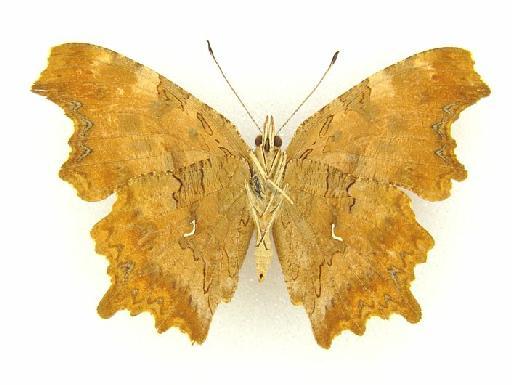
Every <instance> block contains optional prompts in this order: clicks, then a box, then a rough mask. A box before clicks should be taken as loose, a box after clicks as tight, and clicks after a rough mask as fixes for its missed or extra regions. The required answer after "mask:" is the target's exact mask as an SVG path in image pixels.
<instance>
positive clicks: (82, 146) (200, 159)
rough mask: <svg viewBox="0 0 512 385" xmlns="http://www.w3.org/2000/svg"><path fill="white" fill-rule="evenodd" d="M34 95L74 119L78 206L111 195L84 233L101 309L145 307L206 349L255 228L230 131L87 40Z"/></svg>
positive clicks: (70, 169) (59, 60) (58, 56)
mask: <svg viewBox="0 0 512 385" xmlns="http://www.w3.org/2000/svg"><path fill="white" fill-rule="evenodd" d="M32 90H33V91H34V92H36V93H39V94H42V95H44V96H46V97H48V98H49V99H50V100H52V101H53V102H55V103H57V104H58V105H59V106H60V107H62V108H63V109H64V111H65V112H66V114H67V115H68V116H69V117H70V118H71V119H72V120H73V122H74V126H75V131H74V133H73V135H72V137H71V139H70V141H69V143H70V146H71V150H72V151H71V153H70V157H69V159H68V160H67V161H66V163H65V164H64V165H63V166H62V169H61V171H60V176H61V177H62V178H63V179H64V180H66V181H68V182H70V183H71V184H73V186H74V187H75V188H76V190H77V192H78V194H79V195H80V197H81V198H83V199H85V200H100V199H104V198H105V197H107V196H109V195H110V194H112V193H114V192H116V193H117V200H116V202H115V204H114V206H113V209H112V212H111V213H110V214H109V215H108V216H107V217H106V218H105V219H103V220H102V221H101V222H99V223H98V224H97V225H96V226H95V227H94V229H93V231H92V235H93V237H94V239H95V240H96V249H97V251H98V252H99V253H101V254H104V255H106V256H107V257H108V259H109V262H110V265H109V269H108V272H109V275H110V277H111V280H112V286H111V287H110V289H109V290H108V292H107V293H106V294H105V296H104V297H103V299H102V300H101V302H100V305H99V307H98V311H99V313H100V314H101V315H102V316H103V317H110V316H112V315H113V314H114V313H115V312H116V311H117V310H121V309H128V310H130V312H131V313H132V314H138V313H140V312H142V311H149V312H151V313H152V314H153V316H154V317H155V321H156V326H157V328H158V330H160V331H163V330H166V329H168V328H169V327H171V326H177V327H179V328H181V329H182V330H183V331H185V332H186V333H188V334H189V336H190V338H191V339H192V340H193V341H197V342H202V341H204V339H205V338H206V334H207V332H208V327H209V325H210V321H211V319H212V316H213V313H214V311H215V309H216V307H217V305H218V304H219V302H220V301H228V300H229V299H230V298H231V297H232V295H233V292H234V289H235V287H236V284H237V281H238V271H239V268H240V266H241V263H242V260H243V258H244V256H245V254H246V251H247V247H248V242H249V239H250V237H251V234H252V229H253V224H252V222H251V221H250V217H249V212H248V207H247V200H246V196H245V194H246V192H245V188H244V183H245V181H246V180H247V179H249V167H248V163H247V161H246V157H247V155H248V150H249V148H248V146H247V145H246V144H245V143H244V141H243V140H242V138H241V137H240V135H239V134H238V132H237V130H236V128H235V127H234V126H233V125H232V124H231V123H230V122H228V121H227V120H226V119H225V118H224V117H222V116H221V115H220V114H219V113H217V112H216V111H214V110H213V109H212V108H210V107H208V106H207V105H205V104H204V103H202V102H200V101H199V100H198V99H196V98H195V97H194V96H192V95H191V94H189V93H188V92H186V91H185V90H183V89H181V88H180V87H178V86H177V85H175V84H174V83H172V82H171V81H169V80H167V79H165V78H164V77H163V76H161V75H159V74H157V73H156V72H154V71H152V70H150V69H149V68H147V67H144V66H143V65H141V64H138V63H136V62H134V61H133V60H130V59H128V58H126V57H124V56H122V55H120V54H118V53H116V52H114V51H111V50H108V49H105V48H102V47H97V46H94V45H90V44H64V45H61V46H57V47H54V48H53V49H52V52H51V55H50V58H49V62H48V68H46V70H45V71H44V72H43V73H42V74H41V77H40V78H39V79H38V81H37V82H36V83H35V84H34V85H33V88H32Z"/></svg>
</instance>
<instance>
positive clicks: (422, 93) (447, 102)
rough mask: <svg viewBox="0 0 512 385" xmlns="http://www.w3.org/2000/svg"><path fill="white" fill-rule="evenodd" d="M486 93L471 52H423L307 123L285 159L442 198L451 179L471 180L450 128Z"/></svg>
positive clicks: (378, 75) (354, 90) (380, 74)
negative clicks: (456, 153)
mask: <svg viewBox="0 0 512 385" xmlns="http://www.w3.org/2000/svg"><path fill="white" fill-rule="evenodd" d="M488 94H489V88H488V87H487V86H486V85H485V84H484V83H483V82H482V80H481V79H480V76H479V75H478V74H477V73H476V72H475V71H474V70H473V60H472V58H471V54H470V53H469V52H468V51H466V50H463V49H460V48H438V49H433V50H429V51H425V52H422V53H419V54H417V55H414V56H411V57H409V58H408V59H405V60H403V61H401V62H399V63H397V64H395V65H392V66H390V67H388V68H386V69H384V70H382V71H380V72H378V73H376V74H375V75H373V76H371V77H370V78H368V79H366V80H365V81H363V82H362V83H360V84H359V85H357V86H355V87H354V88H352V89H351V90H349V91H348V92H346V93H345V94H343V95H341V96H340V97H338V98H337V99H335V100H333V101H332V102H331V103H329V104H328V105H327V106H325V107H324V108H322V109H321V110H320V111H318V112H317V113H316V114H314V115H313V116H312V117H311V118H309V119H308V120H306V121H305V122H304V123H302V125H301V126H300V127H299V128H298V129H297V132H296V133H295V135H294V137H293V139H292V141H291V143H290V145H289V146H288V148H287V154H288V158H289V159H310V160H315V161H317V162H321V163H324V164H327V165H330V166H332V167H335V168H337V169H339V170H341V171H343V172H345V173H349V174H352V175H354V176H358V177H362V178H369V179H372V180H375V181H379V182H384V183H390V184H395V185H399V186H403V187H405V188H407V189H409V190H411V191H414V192H415V193H417V194H418V195H420V196H421V197H423V198H425V199H428V200H439V199H444V198H446V197H447V196H448V195H449V193H450V187H451V179H452V178H453V179H456V180H463V179H464V178H465V177H466V170H465V169H464V166H462V165H461V164H460V163H459V162H458V161H457V158H456V156H455V154H454V149H455V146H456V143H455V141H454V140H453V139H452V137H451V135H450V127H451V124H452V123H453V121H455V120H456V119H457V117H458V116H459V113H460V112H461V111H462V110H463V109H464V108H466V107H468V106H469V105H471V104H473V103H475V102H476V101H477V100H478V99H480V98H482V97H483V96H486V95H488ZM293 187H294V188H295V186H293Z"/></svg>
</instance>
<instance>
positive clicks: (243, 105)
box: [206, 40, 262, 132]
mask: <svg viewBox="0 0 512 385" xmlns="http://www.w3.org/2000/svg"><path fill="white" fill-rule="evenodd" d="M206 43H208V51H209V52H210V55H212V58H213V61H214V62H215V64H217V67H218V68H219V71H220V73H221V74H222V77H223V78H224V80H225V81H226V83H228V86H229V88H231V91H233V93H234V94H235V96H236V98H237V99H238V101H239V102H240V104H241V105H242V107H243V108H244V110H245V112H247V115H249V118H251V120H252V122H253V123H254V125H255V126H256V127H257V128H258V130H259V131H260V132H262V131H261V128H260V126H258V123H256V120H254V118H253V117H252V115H251V113H250V112H249V110H248V109H247V107H246V106H245V104H244V102H242V99H240V96H238V94H237V93H236V91H235V89H234V88H233V86H232V85H231V83H230V82H229V80H228V78H227V77H226V75H225V74H224V71H223V70H222V68H221V66H220V64H219V62H218V61H217V59H216V58H215V55H214V54H213V49H212V46H211V45H210V40H206Z"/></svg>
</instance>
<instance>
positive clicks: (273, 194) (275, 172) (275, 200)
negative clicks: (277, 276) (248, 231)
mask: <svg viewBox="0 0 512 385" xmlns="http://www.w3.org/2000/svg"><path fill="white" fill-rule="evenodd" d="M281 143H282V141H281V138H280V137H278V136H277V135H276V133H275V127H274V119H273V118H272V117H270V118H268V117H267V118H266V119H265V124H264V126H263V134H262V135H258V137H257V138H256V148H255V149H254V151H253V152H251V153H250V159H251V178H250V180H249V181H247V182H246V185H245V187H246V190H247V199H248V200H249V207H250V211H251V216H252V219H253V220H254V224H255V227H256V251H255V258H256V272H257V274H258V279H259V281H260V282H261V281H262V280H263V279H264V277H265V276H266V274H267V271H268V268H269V266H270V262H271V260H272V249H271V241H270V233H271V230H272V224H273V222H274V220H275V219H276V217H277V215H278V213H279V210H280V208H281V205H282V203H283V199H287V200H288V201H289V202H290V203H291V199H290V198H289V197H288V195H287V193H286V186H283V174H284V168H285V165H286V153H285V152H284V151H281Z"/></svg>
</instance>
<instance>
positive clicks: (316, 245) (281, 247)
mask: <svg viewBox="0 0 512 385" xmlns="http://www.w3.org/2000/svg"><path fill="white" fill-rule="evenodd" d="M299 180H300V183H298V181H299ZM292 182H293V184H292ZM285 183H286V184H289V185H290V186H292V185H293V188H291V189H290V191H289V195H290V197H291V199H292V200H293V204H290V203H288V201H286V202H285V203H284V207H282V211H281V215H280V216H279V217H278V218H277V219H276V221H275V224H274V227H273V235H274V240H275V243H276V248H277V254H278V256H279V261H280V263H281V266H282V269H283V274H284V276H285V280H286V284H287V287H288V291H289V293H290V297H291V300H292V302H293V303H294V304H296V305H298V304H302V305H303V306H304V307H305V309H306V311H307V313H308V316H309V318H310V321H311V324H312V327H313V331H314V335H315V338H316V340H317V342H318V343H319V344H320V345H321V346H323V347H325V348H327V347H329V346H330V345H331V342H332V339H333V338H334V337H335V336H336V335H337V334H339V333H340V332H341V331H343V330H352V331H353V332H354V333H356V334H362V333H363V332H364V330H365V324H366V320H367V319H368V318H369V317H370V316H372V315H376V316H380V317H383V318H387V317H389V315H390V314H391V313H399V314H401V315H403V316H404V317H405V318H406V319H407V320H408V321H410V322H417V321H418V320H419V319H420V317H421V310H420V307H419V305H418V303H417V302H416V300H415V299H414V297H413V296H412V294H411V292H410V290H409V287H410V282H411V281H412V280H413V279H414V266H415V264H416V263H419V262H423V261H424V260H425V256H426V253H427V251H428V250H429V249H430V248H431V247H432V245H433V240H432V238H431V237H430V235H429V234H428V233H427V232H426V231H425V230H424V229H423V228H422V227H421V226H420V225H418V223H416V221H415V218H414V213H413V211H412V209H411V207H410V200H409V198H408V197H407V195H406V194H404V193H403V192H401V191H400V190H398V189H397V188H395V187H392V186H389V185H386V184H383V183H376V182H373V181H369V180H365V179H357V178H355V177H354V176H352V175H349V174H345V173H342V172H341V171H339V170H337V169H336V168H334V167H330V166H327V165H323V164H320V163H318V162H313V161H309V160H292V161H290V162H289V163H288V165H287V170H286V175H285ZM333 234H334V237H333Z"/></svg>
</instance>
